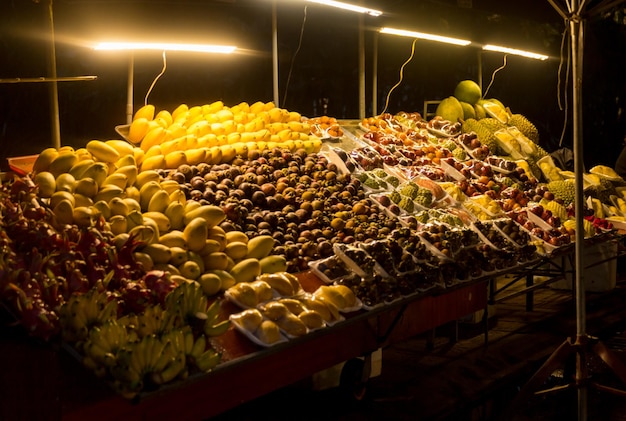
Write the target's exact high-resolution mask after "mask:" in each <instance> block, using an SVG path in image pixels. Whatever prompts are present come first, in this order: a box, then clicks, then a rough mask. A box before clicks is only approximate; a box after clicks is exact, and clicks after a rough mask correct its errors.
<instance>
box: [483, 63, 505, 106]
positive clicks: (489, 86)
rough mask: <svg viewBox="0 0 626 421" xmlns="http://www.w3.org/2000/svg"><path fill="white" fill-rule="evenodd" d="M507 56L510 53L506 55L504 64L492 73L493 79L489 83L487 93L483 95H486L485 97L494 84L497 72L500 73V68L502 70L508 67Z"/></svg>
mask: <svg viewBox="0 0 626 421" xmlns="http://www.w3.org/2000/svg"><path fill="white" fill-rule="evenodd" d="M507 56H508V54H505V55H504V59H503V63H502V66H500V67H498V68H497V69H496V70H494V71H493V73H492V74H491V81H490V82H489V85H487V89H485V93H484V94H483V97H485V98H486V97H487V93H488V92H489V89H491V85H493V82H494V80H495V79H496V73H498V72H499V71H500V70H502V69H504V68H505V67H506V57H507Z"/></svg>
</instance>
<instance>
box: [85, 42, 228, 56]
mask: <svg viewBox="0 0 626 421" xmlns="http://www.w3.org/2000/svg"><path fill="white" fill-rule="evenodd" d="M94 49H95V50H159V51H193V52H198V53H222V54H230V53H232V52H234V51H235V50H236V49H237V47H233V46H230V45H210V44H173V43H153V42H101V43H99V44H97V45H96V46H94Z"/></svg>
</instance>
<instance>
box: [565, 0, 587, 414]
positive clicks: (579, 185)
mask: <svg viewBox="0 0 626 421" xmlns="http://www.w3.org/2000/svg"><path fill="white" fill-rule="evenodd" d="M570 10H572V11H574V13H573V15H572V16H571V17H570V19H569V26H570V39H571V48H572V129H573V132H572V135H573V146H574V174H575V184H576V194H575V206H576V244H575V246H576V247H575V252H576V253H575V255H576V265H575V267H576V274H575V275H576V277H575V282H576V284H575V285H576V342H577V343H579V344H581V345H582V346H583V347H584V346H586V345H587V344H586V338H585V336H586V319H587V314H586V308H585V307H586V305H585V304H586V303H585V284H584V274H583V273H584V268H585V265H584V250H585V244H584V241H585V231H584V230H585V228H584V217H583V207H584V193H583V171H584V170H585V168H584V161H583V139H582V134H583V132H582V64H583V60H582V57H583V35H584V34H583V29H582V19H581V17H580V15H579V14H578V13H579V1H578V0H572V1H571V7H570ZM576 364H577V370H576V377H577V379H576V380H582V381H581V382H580V383H581V384H579V387H578V420H579V421H586V420H587V386H586V384H585V381H584V380H585V379H584V378H583V379H579V377H581V376H582V377H585V376H584V373H586V370H587V367H586V360H585V355H584V354H581V353H578V354H577V356H576ZM581 373H583V374H581Z"/></svg>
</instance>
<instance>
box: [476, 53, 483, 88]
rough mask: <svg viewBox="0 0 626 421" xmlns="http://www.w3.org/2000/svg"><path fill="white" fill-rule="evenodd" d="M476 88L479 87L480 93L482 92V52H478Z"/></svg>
mask: <svg viewBox="0 0 626 421" xmlns="http://www.w3.org/2000/svg"><path fill="white" fill-rule="evenodd" d="M476 54H477V55H478V86H480V92H483V52H482V50H478V53H476Z"/></svg>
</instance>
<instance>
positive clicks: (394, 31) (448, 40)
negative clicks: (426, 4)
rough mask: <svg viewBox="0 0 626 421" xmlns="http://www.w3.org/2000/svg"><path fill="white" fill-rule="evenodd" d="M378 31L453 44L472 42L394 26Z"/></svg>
mask: <svg viewBox="0 0 626 421" xmlns="http://www.w3.org/2000/svg"><path fill="white" fill-rule="evenodd" d="M380 33H381V34H391V35H399V36H403V37H410V38H419V39H426V40H429V41H437V42H445V43H447V44H454V45H470V44H471V43H472V42H471V41H468V40H465V39H459V38H450V37H444V36H441V35H433V34H426V33H423V32H415V31H407V30H404V29H395V28H381V29H380Z"/></svg>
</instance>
